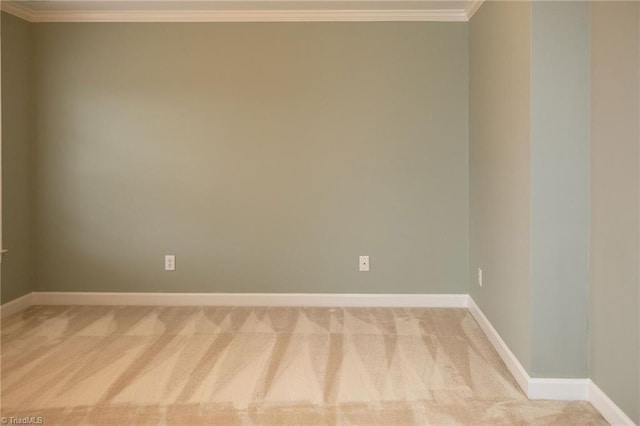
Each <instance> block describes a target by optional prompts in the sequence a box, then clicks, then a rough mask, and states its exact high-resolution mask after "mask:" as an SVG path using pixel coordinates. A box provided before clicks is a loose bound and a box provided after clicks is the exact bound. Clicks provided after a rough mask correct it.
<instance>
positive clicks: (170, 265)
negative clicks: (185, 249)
mask: <svg viewBox="0 0 640 426" xmlns="http://www.w3.org/2000/svg"><path fill="white" fill-rule="evenodd" d="M164 270H165V271H175V270H176V256H175V255H174V254H167V255H166V256H165V257H164Z"/></svg>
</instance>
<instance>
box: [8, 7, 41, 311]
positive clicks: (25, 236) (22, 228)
mask: <svg viewBox="0 0 640 426" xmlns="http://www.w3.org/2000/svg"><path fill="white" fill-rule="evenodd" d="M1 19H2V21H1V26H0V32H1V40H2V197H3V200H2V232H3V235H2V237H3V245H4V247H5V248H7V249H8V250H9V253H8V254H7V255H6V256H5V257H4V259H3V260H2V273H1V276H0V280H1V283H2V291H1V292H0V299H1V301H2V303H6V302H9V301H11V300H13V299H16V298H18V297H20V296H23V295H25V294H27V293H29V292H31V289H32V284H33V266H34V264H33V263H34V262H33V254H34V252H33V238H32V232H33V187H32V184H33V174H34V169H33V149H32V148H33V147H32V139H31V136H32V122H31V118H32V116H31V112H32V110H31V87H30V81H29V77H30V71H31V58H30V56H31V52H30V49H31V33H32V30H31V25H30V24H28V23H26V22H25V21H22V20H21V19H18V18H16V17H14V16H12V15H9V14H6V13H2V18H1Z"/></svg>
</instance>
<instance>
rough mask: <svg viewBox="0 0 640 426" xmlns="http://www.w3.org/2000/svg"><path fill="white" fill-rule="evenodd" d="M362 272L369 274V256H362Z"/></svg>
mask: <svg viewBox="0 0 640 426" xmlns="http://www.w3.org/2000/svg"><path fill="white" fill-rule="evenodd" d="M360 272H369V256H360Z"/></svg>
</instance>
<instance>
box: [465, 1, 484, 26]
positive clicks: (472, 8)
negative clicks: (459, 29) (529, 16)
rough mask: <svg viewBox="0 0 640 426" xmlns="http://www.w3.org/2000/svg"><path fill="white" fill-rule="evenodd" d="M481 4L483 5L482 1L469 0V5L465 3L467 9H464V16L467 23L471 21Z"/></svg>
mask: <svg viewBox="0 0 640 426" xmlns="http://www.w3.org/2000/svg"><path fill="white" fill-rule="evenodd" d="M482 3H484V0H471V1H470V2H469V3H467V7H465V8H464V15H465V17H466V18H467V19H466V20H467V21H468V20H470V19H471V17H472V16H473V14H474V13H476V12H477V11H478V9H480V6H482Z"/></svg>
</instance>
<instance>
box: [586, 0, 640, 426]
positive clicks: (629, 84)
mask: <svg viewBox="0 0 640 426" xmlns="http://www.w3.org/2000/svg"><path fill="white" fill-rule="evenodd" d="M638 9H639V5H638V3H635V2H595V3H592V6H591V44H592V49H591V71H592V74H591V106H592V122H591V123H592V124H591V252H590V276H589V279H590V309H589V337H590V351H589V357H590V359H589V364H590V373H591V379H592V380H593V381H594V382H595V383H596V384H597V385H598V386H599V387H600V388H601V389H602V390H603V391H604V392H605V393H606V394H607V395H608V396H609V397H610V398H611V399H613V401H614V402H615V403H616V404H617V405H618V406H619V407H620V408H622V410H623V411H624V412H625V413H626V414H627V415H628V416H629V417H630V418H631V419H632V420H633V421H635V422H636V423H640V384H639V383H638V378H639V377H640V343H639V334H640V330H639V329H640V305H639V301H638V298H639V297H640V295H639V292H640V290H639V282H640V276H639V274H638V256H639V233H640V226H639V220H640V211H639V209H638V202H639V199H638V192H639V190H640V186H639V183H638V179H639V177H640V176H639V172H638V170H639V157H638V155H639V154H640V153H639V150H638V143H639V137H640V134H639V132H638V116H639V114H640V102H639V91H640V84H639V83H640V66H639V51H640V43H639V36H640V34H638V28H639V25H640V21H639V17H638V13H639V10H638Z"/></svg>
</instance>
